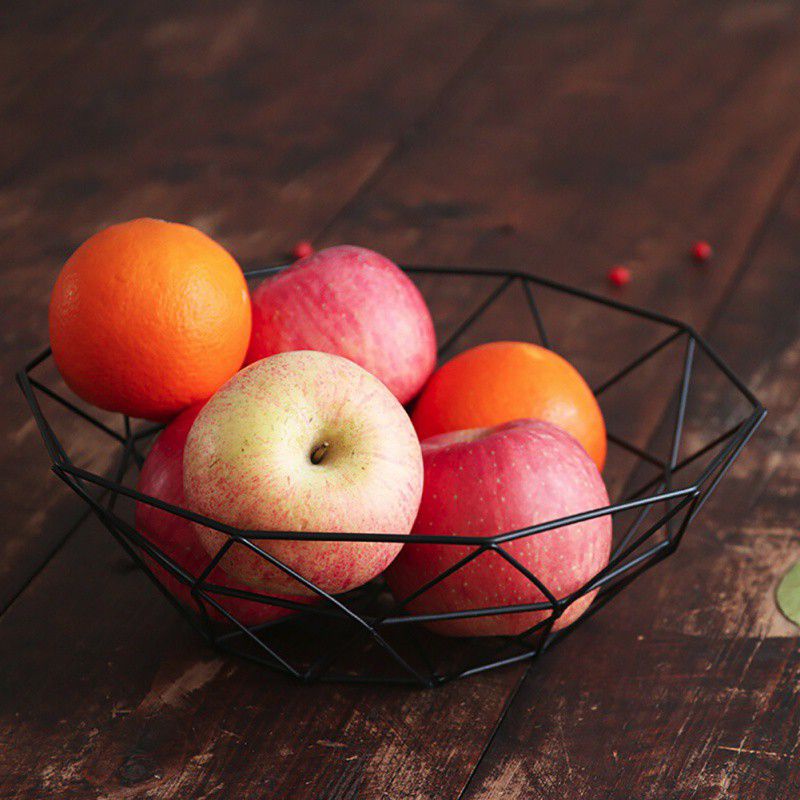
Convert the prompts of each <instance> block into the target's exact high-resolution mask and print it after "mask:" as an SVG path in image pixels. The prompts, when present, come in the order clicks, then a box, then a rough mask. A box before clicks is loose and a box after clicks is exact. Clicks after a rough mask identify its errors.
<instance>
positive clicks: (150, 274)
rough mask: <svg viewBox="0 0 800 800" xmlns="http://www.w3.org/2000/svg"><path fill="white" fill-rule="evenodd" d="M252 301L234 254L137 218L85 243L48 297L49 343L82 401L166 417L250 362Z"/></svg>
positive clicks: (184, 230)
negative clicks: (245, 362) (246, 356)
mask: <svg viewBox="0 0 800 800" xmlns="http://www.w3.org/2000/svg"><path fill="white" fill-rule="evenodd" d="M250 314H251V312H250V295H249V293H248V291H247V284H246V283H245V280H244V276H243V275H242V271H241V269H240V268H239V265H238V264H237V263H236V261H235V260H234V259H233V257H232V256H231V255H230V254H229V253H228V252H227V251H226V250H225V249H224V248H223V247H221V246H220V245H218V244H217V243H216V242H214V241H213V240H212V239H210V238H209V237H208V236H206V235H205V234H204V233H201V232H200V231H198V230H196V229H195V228H191V227H189V226H188V225H180V224H177V223H174V222H163V221H162V220H156V219H135V220H132V221H131V222H124V223H122V224H120V225H112V226H111V227H110V228H106V229H105V230H103V231H100V232H99V233H97V234H95V235H94V236H92V237H91V238H90V239H88V240H87V241H86V242H84V243H83V244H82V245H81V246H80V247H79V248H78V249H77V250H76V251H75V252H74V253H73V254H72V256H71V257H70V259H69V260H68V261H67V263H66V264H65V265H64V267H63V268H62V270H61V273H60V274H59V276H58V280H57V281H56V285H55V287H54V289H53V294H52V296H51V298H50V344H51V347H52V349H53V357H54V358H55V361H56V365H57V366H58V369H59V371H60V372H61V375H62V376H63V378H64V380H65V381H66V383H67V385H68V386H69V387H70V388H71V389H72V390H73V391H74V392H75V394H77V395H78V396H79V397H82V398H83V399H84V400H87V401H89V402H90V403H93V404H94V405H96V406H99V407H100V408H104V409H106V410H108V411H120V412H122V413H124V414H128V415H130V416H132V417H145V418H147V419H154V420H164V419H168V418H169V417H171V416H174V415H175V414H176V413H178V412H179V411H180V410H181V409H183V408H185V407H186V406H188V405H191V404H192V403H196V402H199V401H201V400H205V399H207V398H208V397H210V396H211V395H212V394H213V393H214V392H215V391H216V390H217V389H218V388H219V387H220V386H221V385H222V384H223V383H225V381H227V380H228V378H230V377H231V375H233V374H234V373H235V372H236V371H237V370H238V369H239V367H240V366H241V365H242V361H243V360H244V356H245V353H246V351H247V345H248V342H249V339H250V324H251V317H250Z"/></svg>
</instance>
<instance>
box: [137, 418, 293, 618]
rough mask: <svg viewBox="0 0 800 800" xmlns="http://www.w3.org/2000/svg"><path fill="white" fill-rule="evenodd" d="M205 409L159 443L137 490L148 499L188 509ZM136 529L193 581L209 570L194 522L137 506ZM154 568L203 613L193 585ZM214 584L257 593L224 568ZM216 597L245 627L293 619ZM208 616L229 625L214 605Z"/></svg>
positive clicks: (280, 611)
mask: <svg viewBox="0 0 800 800" xmlns="http://www.w3.org/2000/svg"><path fill="white" fill-rule="evenodd" d="M202 407H203V403H198V404H196V405H194V406H190V407H189V408H187V409H186V410H185V411H183V412H181V413H180V414H179V415H178V416H177V417H176V418H175V419H174V420H173V421H172V422H171V423H170V424H169V425H168V426H167V427H166V428H165V429H164V430H163V431H162V432H161V433H160V434H159V436H158V438H157V439H156V440H155V442H153V446H152V447H151V448H150V452H149V453H148V454H147V458H146V459H145V462H144V464H143V465H142V470H141V472H140V474H139V483H138V487H137V488H138V489H139V491H140V492H141V493H142V494H146V495H149V496H150V497H155V498H156V499H157V500H162V501H163V502H165V503H171V504H172V505H175V506H178V507H185V504H184V494H183V451H184V446H185V444H186V437H187V436H188V435H189V430H190V429H191V427H192V424H193V423H194V421H195V419H196V417H197V415H198V414H199V413H200V409H201V408H202ZM136 528H137V530H138V531H139V533H141V534H142V535H143V536H144V537H145V538H146V539H148V541H150V542H151V543H152V544H154V545H156V546H157V547H158V548H159V549H160V550H161V551H162V552H163V553H164V554H165V555H166V556H167V557H168V558H170V559H171V560H172V561H174V562H175V563H176V564H178V565H179V566H180V567H182V568H183V569H184V570H185V571H186V572H187V573H189V574H190V575H192V576H193V577H197V576H198V575H200V574H201V573H202V572H203V570H204V569H205V568H206V567H207V566H208V563H209V561H210V556H209V555H208V553H207V552H206V549H205V548H204V547H203V546H202V545H201V544H200V541H199V539H198V538H197V532H196V531H195V529H194V526H193V525H192V523H191V522H189V520H187V519H184V518H183V517H179V516H177V515H175V514H170V513H169V512H167V511H162V510H161V509H159V508H156V507H155V506H151V505H147V503H137V504H136ZM148 564H149V566H150V568H151V569H152V570H153V572H154V574H155V576H156V577H157V578H158V579H159V581H160V582H161V583H162V584H163V585H164V587H165V588H166V589H168V590H169V592H170V593H171V594H172V595H173V596H174V597H175V598H177V599H178V600H179V601H180V602H181V603H182V604H183V605H185V606H187V607H188V608H190V609H192V610H193V611H194V610H196V609H197V605H196V603H195V600H194V598H193V597H192V594H191V590H190V588H189V586H188V585H187V584H185V583H183V582H182V581H180V580H178V578H177V577H176V576H175V575H173V574H172V573H171V572H170V571H169V570H167V569H166V568H165V567H162V566H161V565H160V564H158V563H157V562H156V561H155V560H153V559H151V558H148ZM208 582H209V583H215V584H217V585H219V586H226V587H228V588H231V589H239V590H245V591H252V589H251V588H250V587H249V586H246V585H244V584H242V583H240V582H236V581H233V580H231V579H230V578H229V577H228V576H227V575H226V574H225V573H224V572H223V571H222V570H221V569H220V568H219V567H216V568H215V569H214V570H213V571H212V572H211V573H210V574H209V577H208ZM210 596H211V597H213V598H214V600H215V602H217V603H219V604H220V605H221V606H222V607H223V608H224V609H225V610H226V611H227V612H228V613H229V614H231V615H232V616H233V617H234V618H235V619H237V620H238V621H239V622H240V623H241V624H242V625H260V624H262V623H264V622H270V621H271V620H276V619H280V618H281V617H284V616H286V615H288V614H291V613H292V611H291V609H287V608H284V607H282V606H273V605H268V604H266V603H260V602H258V601H256V600H246V599H243V598H238V597H230V596H226V595H221V594H213V593H211V595H210ZM284 599H292V600H295V601H297V602H307V601H308V598H299V597H292V598H284ZM207 610H208V612H209V614H210V615H211V617H213V618H214V619H217V620H225V621H227V617H225V615H224V614H222V613H221V612H219V611H218V610H217V609H216V608H214V607H213V606H211V605H210V604H207Z"/></svg>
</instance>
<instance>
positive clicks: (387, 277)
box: [245, 245, 436, 404]
mask: <svg viewBox="0 0 800 800" xmlns="http://www.w3.org/2000/svg"><path fill="white" fill-rule="evenodd" d="M252 299H253V328H252V334H251V336H250V347H249V349H248V352H247V356H246V358H245V363H246V364H250V363H252V362H254V361H258V360H259V359H261V358H265V357H267V356H271V355H274V354H275V353H284V352H287V351H290V350H321V351H322V352H325V353H333V354H334V355H339V356H344V357H345V358H349V359H350V360H351V361H355V363H356V364H359V365H360V366H362V367H364V369H366V370H367V372H371V373H372V374H373V375H375V376H376V377H378V378H380V380H382V381H383V382H384V383H385V384H386V385H387V386H388V387H389V389H390V390H391V392H392V393H393V394H394V396H395V397H396V398H397V399H398V400H399V401H400V402H401V403H403V404H405V403H408V402H409V401H410V400H411V399H412V398H414V397H415V396H416V395H417V393H418V392H419V390H420V389H421V388H422V386H423V384H424V383H425V381H426V380H427V379H428V377H429V376H430V374H431V372H433V368H434V366H435V365H436V336H435V334H434V331H433V320H432V319H431V315H430V311H428V307H427V305H426V304H425V301H424V300H423V298H422V295H421V294H420V293H419V290H418V289H417V287H416V286H415V285H414V284H413V282H412V281H411V280H410V279H409V278H408V277H407V276H406V274H405V273H404V272H403V271H402V270H400V269H399V268H398V267H397V266H396V265H395V264H394V263H393V262H391V261H390V260H389V259H388V258H385V257H384V256H382V255H380V254H379V253H375V252H374V251H372V250H367V249H366V248H363V247H353V246H350V245H340V246H338V247H329V248H327V249H325V250H320V251H319V252H318V253H314V254H313V255H310V256H308V257H307V258H303V259H301V260H300V261H296V262H295V263H294V264H292V265H291V266H290V267H287V268H286V269H285V270H284V271H283V272H281V273H279V274H278V275H275V276H274V277H271V278H267V280H265V281H264V282H263V283H262V284H261V285H260V286H259V287H258V288H257V289H256V290H255V291H254V292H253V298H252Z"/></svg>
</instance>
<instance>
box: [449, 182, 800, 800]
mask: <svg viewBox="0 0 800 800" xmlns="http://www.w3.org/2000/svg"><path fill="white" fill-rule="evenodd" d="M798 231H800V179H797V180H796V181H795V184H794V186H793V188H792V191H791V194H790V195H789V196H788V197H787V198H786V199H785V201H784V203H783V204H782V206H781V209H780V213H779V215H778V217H777V218H776V219H775V220H774V221H773V222H772V223H771V224H770V226H769V229H768V232H767V236H766V240H765V241H764V243H763V245H762V246H761V247H760V248H759V250H758V252H757V254H756V256H755V261H754V263H753V265H752V267H751V268H750V269H749V270H748V272H747V275H746V277H745V279H744V280H743V282H742V284H741V285H740V286H739V287H738V289H737V292H736V295H735V297H734V298H733V300H732V301H731V303H729V304H728V305H727V306H726V308H725V309H724V311H723V315H722V317H721V319H720V320H719V322H718V324H717V325H715V326H714V328H713V330H712V338H713V340H714V341H715V342H717V343H718V344H719V345H720V349H721V350H722V352H723V353H725V354H726V355H727V356H728V358H729V360H730V362H731V364H732V365H733V366H734V367H736V368H738V369H739V371H740V374H742V375H743V376H745V378H746V379H747V380H748V381H749V383H750V384H751V386H752V388H753V390H754V391H755V392H756V393H757V394H758V395H759V396H760V397H761V398H762V400H763V401H764V402H765V403H766V405H767V407H768V408H769V410H770V415H769V416H768V417H767V421H766V423H765V427H764V430H763V431H762V432H761V433H760V434H759V435H758V436H757V437H756V439H755V440H754V442H753V443H752V445H751V446H750V447H749V448H748V449H747V450H746V451H745V453H744V454H743V457H742V458H741V459H740V461H738V462H737V463H736V464H735V466H734V468H733V470H732V471H731V473H730V476H729V478H728V479H727V481H726V482H725V483H723V484H722V485H721V488H720V490H719V492H718V494H717V495H716V496H715V497H714V498H712V500H711V501H710V503H709V504H708V506H707V507H706V509H705V511H704V512H703V514H702V515H701V516H700V517H699V518H698V519H697V520H696V521H695V525H694V529H693V530H692V531H690V532H689V533H688V534H687V536H686V538H685V539H684V542H683V543H682V545H681V549H680V550H679V551H678V553H677V554H676V555H675V556H674V557H673V558H671V559H669V560H667V561H666V562H664V563H663V565H660V566H659V567H658V568H657V569H656V571H655V572H653V573H651V574H650V575H648V576H645V577H644V578H642V579H641V580H640V581H639V582H638V583H636V584H634V585H632V586H631V587H629V588H628V589H627V590H626V592H625V593H624V594H623V595H622V597H621V598H620V599H619V600H618V601H616V602H615V603H614V604H613V606H610V607H609V608H608V609H607V611H608V612H609V613H607V614H605V615H598V617H597V618H596V621H595V624H593V625H592V626H591V627H589V628H586V629H584V630H581V631H580V632H578V633H576V635H575V640H574V641H573V642H572V643H571V645H570V647H565V648H564V649H563V650H558V649H557V650H555V651H554V652H552V653H551V654H549V655H548V656H546V657H545V658H544V659H543V660H542V662H541V669H540V670H538V671H533V672H531V673H530V674H529V675H528V676H527V678H526V679H525V682H524V683H523V685H522V688H521V689H520V691H519V694H518V696H517V701H516V703H515V705H514V707H513V709H512V711H511V713H509V715H508V716H507V718H506V720H505V721H504V723H503V724H502V725H501V727H500V729H499V731H498V734H497V736H496V738H495V740H494V742H493V745H492V747H491V748H490V749H489V751H488V752H487V755H486V757H485V759H484V761H483V762H482V764H481V766H480V768H479V769H478V771H477V773H476V775H475V777H474V779H473V780H472V782H471V783H470V785H469V787H468V789H467V791H466V792H465V793H464V798H465V799H466V798H489V797H492V798H493V797H503V798H508V799H509V800H510V799H511V798H516V797H525V798H530V797H542V798H544V797H555V796H556V789H555V787H560V786H563V785H564V784H565V782H568V783H569V785H570V786H571V787H572V789H571V791H572V794H571V796H572V797H575V798H584V797H585V798H590V797H591V798H594V797H597V796H598V793H600V794H602V796H603V797H608V798H629V797H653V798H656V797H664V796H669V797H671V798H676V800H678V799H679V798H696V799H697V800H712V798H713V800H722V798H728V797H747V798H753V799H754V800H755V799H756V798H765V800H766V798H769V799H770V800H777V799H778V798H786V799H787V800H788V799H789V798H794V797H796V796H797V792H798V789H800V766H798V765H799V764H800V762H799V761H798V759H797V757H796V753H797V750H798V747H800V715H798V713H797V706H798V703H797V701H798V691H800V689H798V687H800V682H798V678H799V677H800V672H798V667H797V663H798V661H797V659H798V654H800V644H798V638H797V633H798V629H797V627H796V626H794V625H792V624H791V623H789V622H788V621H786V620H785V619H784V618H783V617H782V616H781V615H780V613H779V612H778V611H777V609H776V607H775V601H774V590H775V587H776V585H777V583H778V581H779V579H780V577H781V575H782V574H783V573H784V572H785V571H786V569H788V567H789V566H790V565H791V564H792V563H793V562H794V561H796V560H797V559H798V558H800V536H798V533H797V528H798V526H797V523H798V521H799V520H798V504H797V496H798V488H797V487H798V482H797V477H798V471H799V470H800V459H798V456H797V453H798V444H800V414H798V411H799V410H800V406H799V405H798V393H799V390H800V386H798V380H800V378H798V369H797V364H798V358H800V320H798V317H797V313H796V312H797V304H798V301H799V300H800V273H799V272H798V270H797V267H796V264H797V259H798V256H800V233H798ZM719 388H720V382H719V381H716V382H709V383H708V384H707V385H705V386H703V387H702V393H703V395H704V397H705V401H706V403H705V405H706V409H705V410H706V412H707V417H706V419H707V420H711V419H712V418H713V417H714V416H715V415H717V416H720V417H721V418H722V419H723V420H724V417H725V414H726V409H725V407H724V406H723V407H722V408H720V404H719V403H718V402H717V401H716V398H717V396H718V395H717V394H716V392H717V391H718V390H719ZM695 433H696V434H697V433H699V431H695ZM690 435H691V432H690ZM576 652H582V653H583V654H584V656H583V658H581V659H576V658H575V653H576ZM623 654H624V655H623ZM532 721H535V722H534V724H532ZM530 753H536V754H539V755H541V756H542V757H537V758H531V757H530V756H528V755H527V754H530Z"/></svg>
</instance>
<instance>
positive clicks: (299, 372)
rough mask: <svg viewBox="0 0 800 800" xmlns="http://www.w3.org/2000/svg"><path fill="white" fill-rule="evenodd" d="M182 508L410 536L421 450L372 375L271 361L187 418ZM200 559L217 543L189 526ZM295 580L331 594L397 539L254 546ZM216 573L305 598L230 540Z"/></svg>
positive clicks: (333, 363) (309, 357) (375, 569)
mask: <svg viewBox="0 0 800 800" xmlns="http://www.w3.org/2000/svg"><path fill="white" fill-rule="evenodd" d="M184 465H185V472H184V489H185V492H186V500H187V503H188V505H189V507H190V508H191V509H192V510H194V511H197V512H199V513H200V514H203V515H206V516H208V517H211V518H213V519H215V520H217V521H219V522H222V523H226V524H228V525H232V526H234V527H236V528H239V529H244V530H264V531H313V532H320V533H362V534H376V533H391V534H400V535H405V534H408V532H409V531H410V530H411V526H412V525H413V522H414V518H415V516H416V513H417V509H418V507H419V501H420V496H421V493H422V479H423V471H422V454H421V451H420V445H419V440H418V439H417V436H416V433H415V431H414V428H413V426H412V425H411V420H410V419H409V417H408V415H407V414H406V412H405V409H404V408H403V407H402V406H401V405H400V403H399V402H398V400H397V399H396V398H395V397H394V395H393V394H392V393H391V392H390V391H389V390H388V389H387V388H386V386H384V384H383V383H381V382H380V381H379V380H378V379H377V378H376V377H375V376H374V375H371V374H370V373H369V372H367V371H366V370H364V369H362V368H361V367H359V366H358V365H357V364H354V363H353V362H352V361H348V360H347V359H345V358H341V357H340V356H336V355H331V354H329V353H321V352H313V351H295V352H290V353H281V354H278V355H275V356H272V357H271V358H265V359H263V360H261V361H257V362H256V363H254V364H251V365H250V366H249V367H246V368H245V369H243V370H242V371H241V372H239V373H238V374H236V375H234V377H233V378H231V379H230V380H229V381H228V383H226V384H225V385H224V386H223V387H222V388H221V389H220V390H219V391H218V392H217V393H216V394H215V395H214V396H213V397H212V398H211V400H209V401H208V403H207V404H206V406H205V407H204V408H203V410H202V411H201V412H200V414H199V415H198V417H197V419H196V420H195V422H194V425H193V426H192V429H191V431H190V433H189V438H188V441H187V443H186V451H185V456H184ZM199 535H200V538H201V540H202V541H203V543H204V545H205V547H206V548H207V549H208V551H209V552H210V553H216V552H217V551H218V549H219V547H220V546H221V545H222V544H224V542H225V540H226V536H225V534H223V533H220V532H218V531H216V530H213V529H211V528H208V527H203V526H199ZM254 543H256V544H257V545H258V546H259V547H261V548H262V549H263V550H264V551H265V552H268V553H270V554H271V555H272V556H274V557H276V558H278V559H279V560H280V561H281V562H282V563H283V564H284V565H286V566H288V567H289V568H291V569H293V570H295V571H297V572H298V573H299V574H300V575H302V576H303V577H304V578H305V579H306V580H308V581H311V582H312V583H313V584H315V585H316V586H318V587H319V588H321V589H323V590H324V591H327V592H331V593H337V592H344V591H347V590H348V589H353V588H355V587H357V586H360V585H361V584H364V583H366V582H367V581H369V580H370V579H372V578H374V577H375V576H376V575H378V574H379V573H380V572H381V571H382V570H383V569H385V568H386V566H387V565H388V564H389V563H390V562H391V561H392V559H394V557H395V556H396V555H397V553H398V552H399V550H400V548H401V546H402V545H401V544H400V543H395V542H391V543H386V542H335V541H309V540H307V541H298V540H290V539H284V540H275V539H272V540H270V539H258V540H257V541H255V540H254ZM221 564H222V566H223V568H224V569H225V571H226V572H227V573H229V574H230V575H232V576H234V577H235V578H236V579H238V580H241V581H243V582H245V583H247V584H249V585H251V586H253V587H256V588H259V589H262V590H265V591H271V592H284V593H290V594H303V593H305V594H313V590H312V589H310V588H308V587H306V586H304V585H303V584H302V583H300V582H299V581H297V580H296V579H295V578H294V577H292V576H290V575H288V574H287V573H286V572H284V571H282V570H281V569H280V568H278V567H276V566H274V565H272V564H270V563H269V561H267V560H266V559H265V558H263V556H261V555H260V554H258V553H256V552H253V551H252V550H250V549H249V548H247V547H246V546H244V545H242V544H240V543H237V544H235V545H234V546H232V547H231V549H230V550H229V551H228V552H227V553H226V554H225V556H224V557H223V559H222V561H221Z"/></svg>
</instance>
